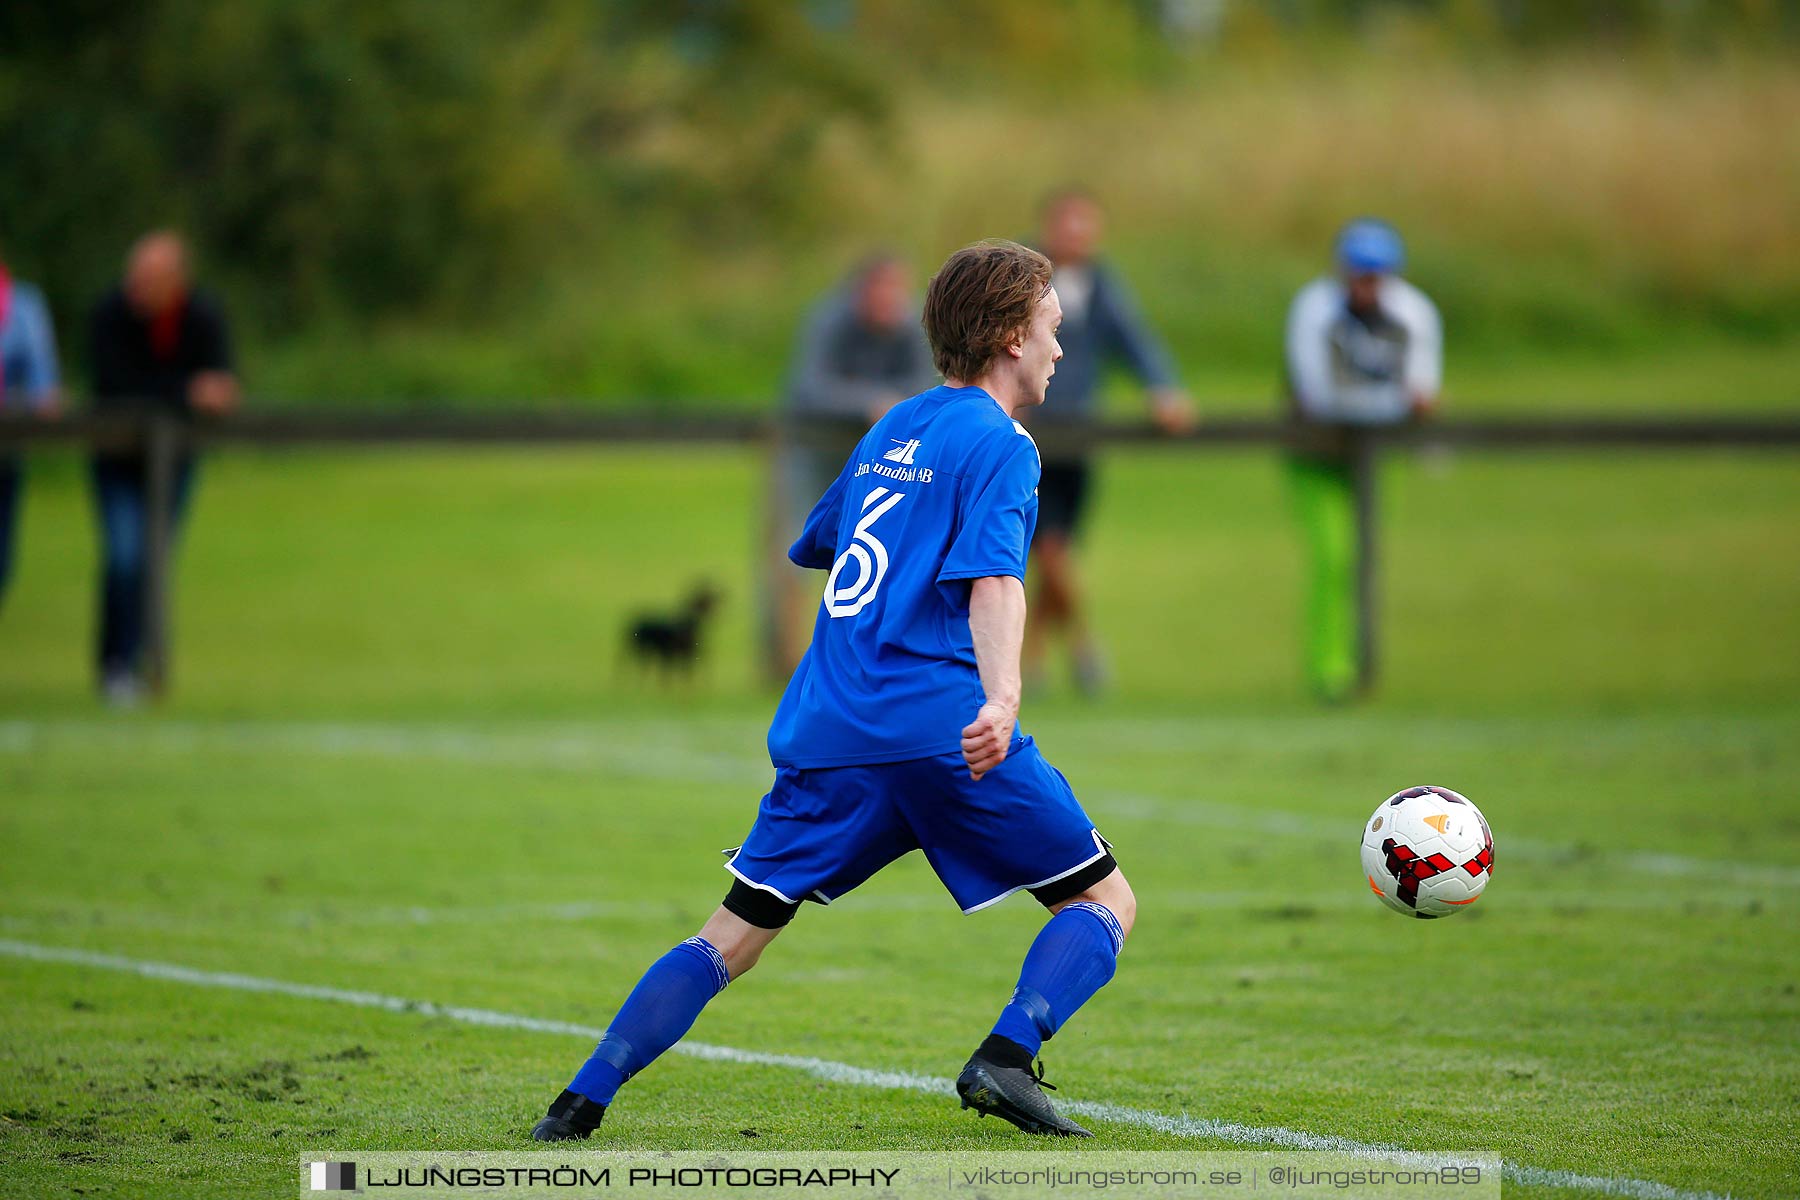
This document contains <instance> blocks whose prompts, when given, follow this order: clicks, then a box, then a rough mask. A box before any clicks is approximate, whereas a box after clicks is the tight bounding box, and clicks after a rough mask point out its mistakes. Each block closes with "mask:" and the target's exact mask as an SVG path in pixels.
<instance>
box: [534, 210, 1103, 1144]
mask: <svg viewBox="0 0 1800 1200" xmlns="http://www.w3.org/2000/svg"><path fill="white" fill-rule="evenodd" d="M1061 315H1062V309H1061V306H1060V305H1059V304H1058V302H1057V298H1056V292H1055V291H1054V290H1053V289H1052V288H1051V286H1050V262H1049V260H1048V259H1046V258H1044V256H1043V255H1041V254H1039V253H1037V252H1036V251H1035V250H1030V249H1027V248H1026V247H1024V246H1020V245H1016V244H1014V243H1012V242H998V241H995V242H981V243H977V244H976V245H973V246H969V247H966V248H965V249H962V250H958V251H957V252H956V253H955V254H953V255H951V256H950V258H949V260H948V261H946V262H945V263H944V266H943V268H942V269H941V270H940V271H939V272H938V273H937V275H936V277H935V278H933V279H932V281H931V286H930V288H929V290H928V291H927V293H926V299H925V331H926V334H927V335H928V337H929V338H930V341H931V348H932V355H933V358H934V360H935V362H936V364H937V367H938V369H939V370H940V371H942V372H943V375H944V383H943V385H942V386H941V387H935V388H932V389H931V390H930V391H927V392H922V393H920V394H919V395H917V396H914V397H912V398H911V399H910V400H906V401H903V402H902V403H900V404H899V405H897V406H895V407H894V408H893V409H892V410H890V411H889V412H888V414H887V415H886V416H884V417H882V418H881V420H879V421H877V422H876V423H875V425H874V427H873V428H872V429H870V430H869V432H868V433H867V434H866V435H865V436H864V437H863V439H862V441H861V443H860V444H859V445H858V446H857V448H856V450H855V452H854V453H853V454H851V456H850V460H849V461H848V462H847V463H845V464H844V469H843V470H842V471H841V472H840V473H839V474H838V477H837V479H836V480H835V481H834V482H833V483H832V484H831V486H830V488H829V489H827V490H826V492H825V495H824V496H823V497H822V498H821V499H820V500H819V502H818V504H817V505H815V506H814V507H813V510H812V512H811V514H810V515H809V516H808V517H807V520H806V527H805V529H804V531H803V532H802V533H801V534H800V539H799V540H798V541H797V542H795V543H794V545H793V548H792V549H791V550H790V551H789V552H788V553H789V557H790V558H792V559H793V561H794V562H796V563H798V564H799V565H801V566H802V567H813V568H817V569H819V570H822V571H826V572H828V574H827V576H826V581H825V592H824V597H823V599H822V601H821V603H820V605H819V613H818V619H817V622H816V624H815V626H814V629H813V638H812V645H811V647H810V648H809V649H808V650H807V653H806V657H805V659H804V660H803V661H802V662H801V664H800V666H799V668H798V669H797V670H796V671H795V672H794V676H793V678H792V679H791V680H790V681H789V683H788V686H787V691H786V693H785V694H784V695H783V696H782V698H781V705H780V707H779V708H778V709H777V710H776V713H775V720H774V723H773V724H772V725H771V727H770V729H769V757H770V759H771V760H772V761H773V763H774V766H775V769H776V773H775V783H774V785H773V786H772V787H771V788H770V790H769V794H768V795H766V796H764V797H763V800H762V804H761V806H760V807H759V808H758V810H757V814H756V822H755V824H754V825H753V826H752V827H751V829H750V833H749V835H748V836H747V837H746V838H745V839H744V844H743V845H742V846H741V847H739V848H738V850H737V852H736V853H735V854H734V855H733V857H732V858H731V860H730V862H728V863H727V864H726V867H727V869H728V870H730V872H731V873H732V875H733V876H735V879H734V881H733V883H732V885H731V890H730V892H729V894H728V895H727V896H726V897H725V901H724V903H723V904H722V905H720V907H719V909H718V911H717V912H715V913H714V914H713V915H712V917H711V919H709V920H708V921H707V922H706V924H705V926H704V927H702V928H701V930H700V933H699V936H697V937H691V938H689V939H688V940H687V941H685V942H682V943H681V944H680V945H678V946H676V947H675V948H674V949H672V950H670V951H669V952H668V953H667V954H665V955H663V956H662V958H660V959H658V960H657V961H656V962H655V963H654V964H653V965H652V966H651V967H650V969H649V971H647V972H646V973H645V974H644V976H643V978H642V979H641V980H639V982H638V984H637V986H636V988H634V989H633V990H632V992H631V995H630V996H629V997H627V999H626V1001H625V1004H624V1007H622V1008H621V1009H620V1010H619V1013H618V1016H616V1017H615V1018H613V1022H612V1024H611V1025H609V1026H608V1027H607V1030H606V1035H605V1036H604V1037H602V1038H601V1039H600V1044H599V1045H598V1046H596V1047H595V1049H594V1052H593V1054H592V1056H591V1057H589V1059H588V1060H587V1062H586V1063H585V1064H583V1066H582V1067H581V1069H580V1070H579V1071H577V1072H576V1073H575V1078H574V1079H573V1080H572V1081H571V1082H570V1084H569V1086H568V1087H567V1088H566V1089H564V1091H563V1092H562V1094H561V1095H559V1096H558V1097H557V1098H556V1100H555V1101H554V1102H553V1103H552V1104H551V1105H550V1110H549V1114H548V1115H547V1116H545V1117H544V1118H543V1119H542V1120H541V1121H539V1122H538V1124H537V1126H536V1128H535V1129H533V1130H532V1136H533V1137H534V1138H535V1139H536V1140H538V1141H564V1140H567V1139H572V1138H585V1137H587V1136H588V1135H589V1134H591V1133H592V1132H593V1131H594V1130H595V1129H596V1128H597V1127H598V1126H599V1124H600V1121H601V1118H602V1117H604V1116H605V1114H606V1109H607V1106H608V1105H610V1104H611V1103H612V1102H613V1097H614V1096H615V1095H616V1094H617V1093H618V1090H619V1087H620V1085H621V1084H623V1083H624V1082H625V1081H626V1080H628V1079H630V1078H631V1077H632V1076H633V1075H636V1074H637V1073H638V1072H639V1071H642V1070H643V1069H644V1068H645V1067H647V1066H649V1065H650V1064H651V1063H652V1062H654V1061H655V1060H656V1058H657V1057H658V1056H659V1055H661V1054H662V1053H663V1052H664V1051H665V1050H667V1049H668V1048H669V1047H670V1046H673V1045H674V1044H675V1043H676V1042H677V1041H679V1040H680V1039H681V1037H682V1035H684V1034H685V1033H687V1031H688V1029H689V1028H690V1027H692V1025H693V1023H694V1021H695V1019H696V1018H697V1017H699V1015H700V1010H701V1009H702V1008H704V1007H705V1005H706V1003H707V1001H709V1000H711V999H712V998H713V997H714V996H715V995H717V994H718V993H719V992H721V991H723V990H724V988H725V986H726V985H727V984H729V983H730V982H731V981H732V980H733V979H735V978H737V977H738V976H739V975H742V974H743V973H744V972H745V971H748V970H749V969H750V968H751V967H753V966H755V965H756V960H757V959H758V957H760V956H761V954H762V952H763V949H764V948H765V947H767V946H768V944H769V943H770V942H771V941H773V940H774V939H775V935H776V934H778V933H780V932H781V930H782V929H783V928H785V927H786V926H787V924H788V922H789V921H790V920H792V919H793V916H794V913H795V912H796V911H798V909H799V907H800V904H801V902H802V901H806V900H813V901H817V902H818V903H821V904H829V903H830V902H831V901H833V900H835V899H837V898H838V897H839V896H842V895H844V894H845V893H847V892H849V891H850V890H851V889H852V888H855V887H856V886H858V885H859V884H861V883H862V882H863V881H864V880H866V879H868V878H869V877H870V876H871V875H873V874H875V872H877V871H879V870H881V868H882V867H884V866H886V865H887V864H888V863H890V862H893V861H894V860H895V859H897V858H899V857H900V856H901V855H903V854H906V853H907V852H909V851H911V850H923V851H924V852H925V857H926V859H927V860H928V861H929V862H930V863H931V867H932V869H933V870H934V871H936V872H937V875H938V878H939V879H941V880H942V881H943V883H944V886H945V887H946V888H947V889H949V892H950V894H951V896H952V897H954V898H955V900H956V903H957V904H959V905H960V906H961V907H962V910H963V911H964V912H976V911H978V910H980V909H983V908H987V907H989V906H990V905H994V904H998V903H999V902H1000V901H1002V900H1004V899H1005V898H1006V897H1008V896H1010V895H1012V894H1013V893H1014V892H1018V891H1028V892H1030V893H1031V895H1032V896H1033V897H1034V898H1035V899H1036V900H1037V901H1038V902H1039V903H1040V904H1042V905H1044V907H1045V908H1047V909H1048V910H1049V911H1050V913H1051V916H1050V920H1049V921H1048V922H1047V923H1046V924H1045V925H1044V928H1043V930H1042V932H1040V933H1039V934H1038V936H1037V938H1036V940H1035V941H1033V942H1032V944H1031V948H1030V950H1029V951H1027V953H1026V955H1025V963H1024V966H1023V967H1022V968H1021V970H1020V972H1019V983H1018V986H1017V987H1016V988H1015V989H1014V991H1013V994H1012V999H1011V1000H1010V1001H1009V1002H1008V1003H1007V1004H1006V1005H1005V1007H1004V1008H1003V1009H1002V1010H1001V1012H1000V1017H999V1020H998V1021H996V1022H995V1024H994V1027H993V1031H992V1033H990V1034H989V1035H988V1037H987V1038H986V1039H985V1040H984V1041H983V1042H982V1043H981V1045H980V1046H979V1048H977V1049H976V1051H975V1053H974V1055H973V1056H972V1057H971V1058H970V1059H969V1061H968V1064H967V1065H966V1066H965V1067H963V1070H962V1074H961V1075H960V1076H958V1078H957V1081H956V1090H957V1093H958V1095H960V1096H961V1098H962V1104H963V1107H964V1108H973V1109H975V1110H976V1111H977V1112H978V1113H980V1114H982V1115H986V1114H988V1113H992V1114H994V1115H995V1116H998V1117H1002V1118H1004V1119H1005V1120H1008V1121H1010V1122H1012V1123H1013V1124H1014V1125H1017V1126H1018V1127H1019V1128H1020V1129H1023V1130H1025V1131H1027V1132H1029V1133H1040V1134H1053V1135H1058V1136H1064V1137H1087V1136H1090V1135H1089V1134H1088V1131H1087V1130H1085V1129H1083V1128H1082V1127H1081V1126H1079V1125H1077V1124H1075V1123H1074V1122H1073V1121H1071V1120H1069V1119H1068V1118H1066V1117H1064V1116H1062V1115H1061V1114H1059V1113H1057V1111H1056V1110H1055V1109H1054V1108H1053V1107H1052V1106H1051V1104H1050V1101H1049V1100H1048V1098H1046V1097H1045V1095H1044V1093H1043V1091H1042V1090H1041V1087H1040V1083H1041V1080H1042V1074H1041V1071H1042V1068H1041V1067H1040V1068H1039V1073H1036V1074H1034V1073H1033V1071H1032V1060H1033V1059H1034V1058H1035V1057H1036V1056H1037V1054H1038V1051H1039V1049H1040V1048H1041V1046H1042V1044H1043V1042H1044V1040H1045V1039H1047V1038H1049V1037H1051V1036H1052V1035H1053V1034H1055V1033H1056V1031H1057V1030H1058V1029H1060V1028H1061V1027H1062V1026H1063V1025H1064V1024H1065V1023H1066V1022H1067V1021H1068V1019H1069V1018H1070V1017H1071V1016H1073V1015H1074V1013H1075V1011H1076V1010H1077V1009H1078V1008H1080V1007H1081V1006H1082V1004H1084V1003H1085V1002H1086V1001H1087V1000H1088V999H1089V997H1091V996H1093V994H1094V993H1095V992H1097V991H1099V990H1100V988H1101V987H1102V986H1103V985H1104V984H1105V983H1106V982H1107V981H1108V980H1109V979H1111V978H1112V976H1113V970H1114V966H1115V963H1116V961H1117V958H1118V955H1119V952H1120V950H1121V949H1122V948H1123V947H1124V945H1125V937H1126V935H1127V934H1128V933H1130V932H1131V925H1132V921H1133V919H1134V917H1135V916H1136V911H1137V901H1136V899H1135V898H1134V897H1133V895H1132V892H1131V888H1130V886H1129V885H1128V884H1127V883H1126V882H1125V877H1124V875H1123V874H1122V873H1121V872H1120V871H1119V868H1118V864H1117V863H1116V862H1114V860H1113V856H1112V851H1111V848H1110V847H1109V845H1108V844H1107V843H1106V841H1105V840H1104V839H1102V838H1101V836H1100V834H1099V832H1098V831H1097V830H1096V829H1095V828H1094V825H1093V822H1092V821H1090V820H1089V819H1088V817H1087V814H1086V813H1084V812H1083V811H1082V809H1081V805H1080V804H1079V803H1078V802H1077V801H1076V799H1075V794H1074V792H1073V791H1071V790H1070V788H1069V783H1068V781H1067V780H1066V779H1064V778H1063V776H1062V774H1061V772H1059V771H1057V770H1056V768H1054V767H1052V766H1051V765H1050V764H1049V763H1048V762H1046V761H1045V760H1044V757H1043V755H1042V754H1041V753H1039V751H1038V748H1037V746H1036V744H1035V743H1034V742H1033V741H1032V739H1031V738H1029V737H1026V736H1024V735H1023V734H1021V733H1019V732H1018V730H1017V721H1018V712H1019V650H1020V644H1021V640H1022V639H1023V636H1024V631H1025V588H1024V577H1025V556H1026V550H1027V547H1029V546H1030V544H1031V534H1032V528H1033V526H1034V525H1035V523H1036V519H1037V485H1038V475H1039V462H1038V454H1037V446H1036V445H1035V444H1034V443H1033V442H1032V440H1031V437H1030V435H1029V434H1027V433H1026V432H1025V429H1024V426H1022V425H1020V424H1019V423H1018V422H1017V421H1015V420H1014V419H1013V418H1014V416H1015V414H1017V413H1018V412H1020V411H1021V410H1023V409H1027V408H1030V407H1031V406H1033V405H1037V404H1042V403H1043V402H1044V389H1045V387H1046V385H1047V384H1048V383H1049V381H1050V376H1051V375H1052V374H1053V373H1054V372H1055V369H1056V361H1057V360H1058V359H1059V358H1061V357H1062V350H1061V347H1059V346H1058V345H1057V341H1056V331H1057V326H1058V324H1059V322H1060V321H1061Z"/></svg>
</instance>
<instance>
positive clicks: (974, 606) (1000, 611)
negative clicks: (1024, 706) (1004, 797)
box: [962, 575, 1025, 779]
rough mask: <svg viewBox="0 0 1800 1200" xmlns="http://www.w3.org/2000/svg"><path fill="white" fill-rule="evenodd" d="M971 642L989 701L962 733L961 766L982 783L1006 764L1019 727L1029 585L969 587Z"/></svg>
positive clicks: (1000, 579)
mask: <svg viewBox="0 0 1800 1200" xmlns="http://www.w3.org/2000/svg"><path fill="white" fill-rule="evenodd" d="M969 637H970V639H971V640H972V641H973V642H974V644H975V667H976V669H977V670H978V671H979V672H980V673H981V690H982V692H983V693H984V694H985V696H986V699H985V700H984V701H983V703H982V705H981V711H980V712H978V713H976V714H975V720H974V721H973V722H971V723H970V724H969V725H968V726H967V727H965V728H964V729H963V731H962V749H963V761H964V762H966V763H968V764H969V775H970V776H971V777H972V778H975V779H980V778H981V777H982V776H983V775H985V774H987V773H988V772H989V771H991V770H993V769H994V768H995V767H997V766H999V765H1000V764H1001V763H1002V762H1005V761H1006V750H1007V747H1008V746H1010V745H1012V738H1013V729H1014V728H1015V727H1016V726H1017V725H1018V723H1019V690H1020V685H1019V648H1020V646H1021V645H1022V644H1023V642H1024V640H1025V585H1024V584H1023V583H1021V582H1020V581H1019V580H1018V579H1016V578H1014V577H1013V576H1011V575H989V576H986V577H984V578H981V579H977V580H975V581H974V582H973V583H971V584H970V587H969Z"/></svg>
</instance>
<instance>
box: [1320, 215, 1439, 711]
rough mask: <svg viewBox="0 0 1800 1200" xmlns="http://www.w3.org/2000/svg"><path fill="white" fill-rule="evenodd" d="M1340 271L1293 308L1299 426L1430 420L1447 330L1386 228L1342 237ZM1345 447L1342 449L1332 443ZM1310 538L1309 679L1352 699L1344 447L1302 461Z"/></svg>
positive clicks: (1350, 496)
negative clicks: (1408, 276) (1411, 279)
mask: <svg viewBox="0 0 1800 1200" xmlns="http://www.w3.org/2000/svg"><path fill="white" fill-rule="evenodd" d="M1334 257H1335V258H1336V261H1337V273H1336V274H1335V275H1330V276H1325V277H1323V278H1320V279H1315V280H1313V281H1312V282H1311V283H1309V284H1307V285H1306V286H1305V287H1304V288H1302V289H1300V293H1299V295H1297V296H1295V297H1294V302H1293V305H1292V307H1291V308H1289V310H1288V319H1287V392H1288V399H1289V401H1290V403H1291V404H1292V406H1293V414H1294V416H1295V418H1296V419H1298V420H1300V421H1303V422H1308V423H1312V424H1318V425H1325V426H1333V427H1338V428H1346V427H1355V426H1362V427H1367V426H1375V425H1397V424H1401V423H1404V422H1407V421H1411V420H1414V419H1417V418H1419V417H1421V416H1423V415H1425V414H1426V413H1429V412H1430V411H1431V410H1432V409H1433V408H1434V407H1435V406H1436V405H1437V402H1438V393H1439V391H1440V389H1441V387H1442V384H1443V328H1442V323H1441V322H1440V320H1439V318H1438V311H1437V308H1436V306H1435V305H1433V304H1432V302H1431V301H1430V299H1428V298H1427V297H1426V295H1425V293H1423V292H1421V291H1420V290H1419V289H1418V288H1416V287H1414V286H1413V285H1412V284H1410V283H1408V282H1407V281H1406V280H1404V279H1402V278H1400V270H1401V268H1402V267H1404V266H1405V264H1406V247H1405V244H1404V243H1403V242H1402V241H1401V238H1400V234H1399V233H1398V232H1397V231H1396V230H1395V229H1394V227H1393V226H1392V225H1389V224H1388V223H1387V222H1385V221H1377V220H1372V219H1367V218H1365V219H1361V220H1356V221H1352V222H1350V223H1349V224H1348V225H1346V226H1344V228H1343V229H1342V230H1341V231H1340V232H1339V234H1338V237H1337V243H1336V246H1335V248H1334ZM1333 444H1335V445H1337V446H1339V447H1342V446H1343V444H1344V443H1343V442H1341V441H1337V442H1335V443H1333V442H1326V443H1323V444H1322V445H1324V446H1329V445H1333ZM1291 467H1292V474H1293V480H1294V489H1295V496H1296V499H1297V501H1298V504H1299V509H1300V516H1301V521H1302V524H1303V525H1304V527H1305V531H1306V540H1307V550H1308V558H1309V569H1308V579H1307V594H1306V673H1307V678H1308V682H1309V683H1310V684H1311V685H1312V687H1313V690H1314V691H1315V692H1317V693H1318V695H1319V696H1320V697H1321V698H1322V699H1325V700H1328V701H1339V700H1345V699H1349V698H1351V697H1352V696H1354V695H1355V693H1356V691H1357V690H1358V688H1359V687H1360V686H1361V685H1362V683H1363V682H1364V681H1363V680H1362V678H1361V676H1360V672H1359V670H1358V663H1357V645H1356V637H1357V633H1356V630H1357V615H1358V614H1357V591H1356V497H1355V489H1354V483H1353V478H1352V463H1351V461H1350V457H1349V455H1348V453H1347V452H1346V451H1345V450H1344V449H1342V448H1338V449H1327V448H1316V449H1308V450H1305V451H1301V452H1297V453H1296V454H1295V455H1294V456H1293V458H1292V463H1291Z"/></svg>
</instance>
